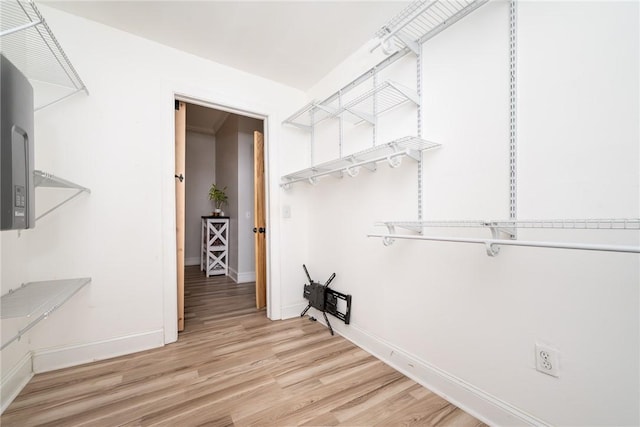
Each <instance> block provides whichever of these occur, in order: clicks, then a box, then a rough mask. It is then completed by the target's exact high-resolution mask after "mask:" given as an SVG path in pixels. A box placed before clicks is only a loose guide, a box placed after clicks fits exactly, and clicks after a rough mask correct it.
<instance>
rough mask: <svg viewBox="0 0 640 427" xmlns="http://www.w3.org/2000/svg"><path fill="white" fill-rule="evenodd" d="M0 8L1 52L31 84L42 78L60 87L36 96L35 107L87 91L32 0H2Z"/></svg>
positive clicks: (39, 107)
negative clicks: (45, 94)
mask: <svg viewBox="0 0 640 427" xmlns="http://www.w3.org/2000/svg"><path fill="white" fill-rule="evenodd" d="M0 11H1V13H0V16H1V18H0V52H1V53H2V54H3V55H4V56H5V57H6V58H7V59H9V61H11V62H12V63H13V64H14V65H15V66H16V67H17V68H18V69H19V70H20V71H22V72H23V73H24V74H25V76H26V77H27V78H28V79H29V80H30V81H31V83H32V84H34V83H35V82H44V83H49V84H52V85H56V86H58V87H59V88H61V89H62V90H60V91H56V93H57V94H56V95H51V96H48V97H44V96H39V97H38V98H36V99H37V100H38V101H37V102H38V105H37V106H36V110H39V109H41V108H44V107H46V106H48V105H51V104H53V103H55V102H58V101H60V100H62V99H64V98H66V97H68V96H70V95H73V94H74V93H77V92H79V91H83V90H84V91H85V92H87V89H86V86H85V84H84V83H83V81H82V79H81V78H80V76H79V75H78V73H77V72H76V70H75V68H74V67H73V65H71V62H70V61H69V59H68V58H67V55H66V54H65V52H64V50H63V49H62V47H61V46H60V44H59V43H58V41H57V40H56V38H55V36H54V35H53V33H52V32H51V29H50V28H49V26H48V25H47V23H46V22H45V20H44V18H43V16H42V14H41V13H40V11H39V10H38V8H37V7H36V5H35V3H34V2H33V1H31V0H29V1H25V0H11V1H9V0H2V1H0ZM37 95H38V94H37ZM41 98H42V99H41Z"/></svg>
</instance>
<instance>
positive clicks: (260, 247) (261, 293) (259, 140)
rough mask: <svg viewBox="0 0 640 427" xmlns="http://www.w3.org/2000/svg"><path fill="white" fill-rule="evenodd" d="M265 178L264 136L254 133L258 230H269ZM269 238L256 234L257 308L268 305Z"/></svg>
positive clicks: (254, 177) (254, 172)
mask: <svg viewBox="0 0 640 427" xmlns="http://www.w3.org/2000/svg"><path fill="white" fill-rule="evenodd" d="M264 184H265V177H264V136H263V135H262V133H260V132H258V131H255V132H254V133H253V185H254V189H253V195H254V200H253V204H254V217H255V220H254V221H255V225H254V227H255V228H257V229H258V230H260V229H264V230H266V228H267V211H266V207H265V187H264ZM266 239H267V236H266V233H259V232H258V233H255V256H256V308H263V307H266V305H267V240H266Z"/></svg>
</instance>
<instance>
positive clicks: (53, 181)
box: [33, 170, 91, 193]
mask: <svg viewBox="0 0 640 427" xmlns="http://www.w3.org/2000/svg"><path fill="white" fill-rule="evenodd" d="M33 178H34V183H35V186H36V187H48V188H73V189H76V190H82V191H86V192H88V193H90V192H91V190H89V189H88V188H87V187H83V186H81V185H78V184H76V183H74V182H71V181H67V180H66V179H62V178H59V177H57V176H55V175H52V174H50V173H47V172H42V171H39V170H35V171H33Z"/></svg>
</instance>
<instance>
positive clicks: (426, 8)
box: [375, 0, 488, 51]
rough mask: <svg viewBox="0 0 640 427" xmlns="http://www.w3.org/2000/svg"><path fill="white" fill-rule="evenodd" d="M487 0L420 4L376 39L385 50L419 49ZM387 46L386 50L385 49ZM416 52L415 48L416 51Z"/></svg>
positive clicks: (421, 1) (435, 0)
mask: <svg viewBox="0 0 640 427" xmlns="http://www.w3.org/2000/svg"><path fill="white" fill-rule="evenodd" d="M487 1H488V0H444V1H441V0H419V1H416V2H414V3H412V4H410V5H409V6H407V7H406V8H405V9H404V10H403V11H402V12H400V13H399V14H398V15H396V16H395V17H394V18H392V19H391V20H390V21H389V22H388V23H387V24H386V25H384V26H383V27H382V28H380V30H378V31H377V32H376V33H375V35H376V37H378V38H379V39H380V40H381V42H380V44H379V45H378V46H380V45H382V46H383V47H384V49H385V50H387V51H390V50H393V49H392V48H394V49H396V50H397V49H401V48H404V47H405V46H407V47H411V44H415V45H420V44H422V43H424V42H426V41H427V40H429V39H430V38H432V37H434V36H435V35H436V34H438V33H440V32H441V31H443V30H444V29H446V28H447V27H450V26H451V25H453V24H454V23H456V22H458V21H459V20H460V19H462V18H463V17H465V16H467V15H468V14H469V13H471V12H473V11H474V10H476V9H477V8H479V7H480V6H482V5H483V4H485V3H487ZM385 45H386V47H385ZM413 49H415V47H414V48H413Z"/></svg>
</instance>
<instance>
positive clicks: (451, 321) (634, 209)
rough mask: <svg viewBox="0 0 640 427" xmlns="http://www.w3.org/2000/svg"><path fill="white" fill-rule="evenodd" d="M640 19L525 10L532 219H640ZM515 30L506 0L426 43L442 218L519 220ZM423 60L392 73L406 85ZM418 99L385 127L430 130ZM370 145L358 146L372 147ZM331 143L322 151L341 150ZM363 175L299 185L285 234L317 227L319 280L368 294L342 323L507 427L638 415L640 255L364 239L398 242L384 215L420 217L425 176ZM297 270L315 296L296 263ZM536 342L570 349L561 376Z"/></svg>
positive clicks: (624, 235) (289, 303)
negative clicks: (496, 251)
mask: <svg viewBox="0 0 640 427" xmlns="http://www.w3.org/2000/svg"><path fill="white" fill-rule="evenodd" d="M638 12H639V11H638V3H637V2H601V3H599V2H567V3H560V2H521V3H519V15H518V37H519V42H518V55H519V56H518V58H519V59H518V77H519V82H518V90H519V92H518V131H519V132H518V139H519V141H518V170H519V175H518V178H519V187H518V215H519V217H520V218H521V219H536V218H546V219H551V218H601V217H609V218H611V217H615V218H618V217H621V218H624V217H627V218H638V217H639V216H640V215H639V214H640V212H639V210H640V187H639V184H640V176H639V173H640V158H639V147H638V141H639V130H638V129H639V126H638V117H639V114H640V109H639V106H638V104H639V90H638V89H639V85H638V80H639V77H638V76H639V75H640V73H639V71H640V70H639V67H638V60H639V45H638V40H639V37H638ZM508 37H509V20H508V3H506V2H499V3H496V2H492V3H489V4H488V5H485V6H483V7H482V8H480V9H479V10H478V11H476V12H474V13H473V14H472V15H470V16H468V17H467V18H464V19H463V20H462V21H460V22H459V23H457V24H456V25H455V26H454V27H452V28H450V29H448V30H446V31H445V32H443V33H441V34H439V35H438V36H437V37H435V38H434V39H432V40H430V41H429V42H428V43H427V44H425V45H424V47H423V58H424V63H423V72H424V80H423V89H424V111H423V123H424V127H423V134H424V137H425V138H426V139H428V140H432V141H435V142H439V143H442V148H441V149H439V150H437V151H433V152H426V153H425V154H424V158H425V162H424V165H425V174H424V181H423V183H424V186H425V191H424V194H425V201H424V211H425V219H506V218H508V215H509V211H508V206H509V199H508V197H509V174H508V171H509V169H508V168H509V162H508V159H509V157H508V153H509V151H508V149H509V139H508V130H509V121H508V117H509V116H508V111H509V110H508V107H509V79H508V70H509V61H508V52H509V50H508V48H509V43H508V42H509V38H508ZM367 55H368V53H367V50H366V49H363V50H362V51H361V52H360V53H359V54H356V55H354V57H352V58H350V60H349V61H347V62H345V63H344V64H343V65H342V66H341V67H339V68H338V69H337V70H336V71H334V72H332V73H331V74H330V75H329V76H328V77H327V78H326V79H325V80H323V81H322V82H320V83H319V84H318V85H317V86H316V87H315V88H314V89H313V90H312V91H311V97H312V98H316V99H322V98H323V97H324V96H326V95H328V94H330V93H331V92H333V91H334V90H336V89H338V88H339V87H341V86H342V85H345V84H346V83H348V81H349V78H351V77H353V76H355V75H357V74H358V72H357V71H356V70H357V69H359V70H360V72H363V71H365V70H364V69H363V68H359V67H360V66H361V64H363V63H365V62H367V60H366V59H363V58H364V57H365V56H367ZM411 68H413V69H415V65H412V64H410V63H406V64H398V65H394V66H393V69H389V72H388V74H389V76H394V75H396V74H397V75H399V76H401V78H404V76H405V75H407V74H408V73H409V72H410V70H411ZM385 74H387V73H385ZM403 108H404V109H405V111H404V113H401V112H400V110H399V111H398V112H392V113H390V114H389V116H385V117H384V118H382V119H381V123H380V126H381V127H383V126H387V129H388V130H385V131H384V132H388V133H400V134H401V133H403V132H404V133H405V134H411V133H413V132H415V122H414V123H413V124H412V123H409V122H407V121H406V120H403V118H402V116H401V114H404V115H406V116H407V117H411V118H412V119H415V116H414V111H415V110H412V109H410V108H408V107H403ZM327 132H329V131H327ZM381 132H382V130H381ZM361 133H362V134H363V135H364V134H365V132H364V131H363V132H361ZM305 138H306V137H305V135H303V134H302V133H301V134H300V135H299V136H297V137H291V138H290V139H289V138H288V139H286V140H285V147H284V149H283V156H284V157H285V160H284V161H285V162H286V163H285V164H284V165H283V170H285V171H287V172H288V171H290V170H295V169H297V168H301V167H306V166H307V164H300V163H304V162H305V161H307V159H308V157H307V158H305V156H304V155H303V156H298V158H297V159H294V158H292V157H288V156H287V155H285V154H284V153H285V152H289V151H291V152H294V151H295V152H302V151H301V149H300V144H303V145H305V144H306V143H305V142H304V141H306V139H305ZM357 138H361V135H355V134H354V135H353V139H352V140H350V141H349V142H348V143H349V144H352V145H358V144H361V145H362V146H364V144H366V142H365V141H363V140H361V139H357ZM318 140H319V141H320V142H319V143H318V147H316V150H317V151H316V154H317V155H318V156H322V155H325V153H328V152H330V151H331V150H334V151H335V150H336V149H335V145H334V146H332V147H328V146H330V145H331V144H332V143H331V142H330V141H331V140H330V139H328V138H323V139H320V138H319V139H318ZM334 141H335V144H337V141H336V140H335V139H334ZM323 144H324V145H323ZM326 155H327V156H328V154H326ZM364 172H366V171H363V172H361V173H360V175H359V176H358V177H356V178H353V179H350V178H348V177H347V178H343V179H342V180H335V179H333V178H325V179H322V180H320V182H319V183H318V184H317V185H316V186H313V187H311V186H307V185H305V184H304V183H301V184H297V185H295V186H294V188H293V189H292V190H291V191H290V192H288V193H286V196H284V197H283V204H285V203H286V204H289V203H290V204H296V203H304V204H305V205H306V208H305V210H304V212H303V214H302V215H301V216H300V217H299V216H297V215H296V209H294V210H293V214H292V218H291V219H290V220H286V221H284V222H283V230H285V234H286V238H283V242H287V241H288V239H292V240H293V239H295V236H294V234H293V233H294V232H295V231H292V232H291V233H289V232H288V231H287V227H288V226H289V224H291V225H292V226H294V227H295V226H298V225H300V224H306V225H305V226H306V228H307V230H306V232H307V239H308V246H307V248H308V249H307V250H308V253H307V254H306V255H307V257H306V259H305V260H304V262H306V263H307V266H308V267H309V270H310V272H311V275H312V277H313V278H314V279H316V280H324V279H326V278H327V277H328V276H329V275H330V274H331V272H336V274H337V277H336V279H335V280H334V282H333V284H332V287H333V288H335V289H337V290H339V291H342V292H345V293H349V294H352V295H353V311H352V317H351V322H352V323H351V325H349V326H346V325H344V324H341V323H340V322H339V321H338V320H336V319H332V321H333V323H332V324H333V326H334V328H335V329H337V330H338V331H339V332H340V333H341V334H343V335H345V336H346V337H347V338H349V339H352V340H354V341H355V342H356V343H358V344H360V345H362V346H363V347H365V348H368V349H369V350H371V351H372V352H374V353H375V354H377V355H378V356H379V357H381V358H383V359H384V360H386V361H388V362H389V363H391V364H392V365H394V366H396V367H398V368H399V369H401V370H402V371H403V372H406V373H407V374H408V375H410V376H412V377H414V378H416V379H417V380H419V381H421V382H422V383H423V384H426V385H428V386H430V387H431V388H433V389H435V390H437V391H438V392H439V393H441V394H443V395H446V396H447V397H448V398H450V399H452V400H453V401H454V402H457V403H458V404H460V405H461V406H462V407H463V408H465V409H467V410H468V411H470V412H471V413H473V414H475V415H477V416H479V417H480V418H482V419H484V420H485V421H487V422H489V423H491V424H498V425H514V424H523V423H534V424H545V423H547V424H552V425H638V424H639V423H640V415H639V414H640V407H639V402H640V390H639V381H638V378H640V369H639V364H640V351H639V346H640V330H639V318H638V313H639V311H640V307H639V300H640V298H639V297H640V295H639V290H638V283H640V259H639V257H638V255H635V254H621V253H605V252H587V251H570V250H555V249H533V248H520V247H503V248H502V249H501V252H500V255H498V256H497V257H494V258H492V257H488V256H487V255H486V254H485V249H484V248H483V247H482V246H478V245H463V244H454V243H434V242H418V241H396V242H395V243H394V244H393V245H392V246H390V247H385V246H383V245H382V243H381V242H380V240H379V239H373V238H371V239H369V238H367V237H366V234H367V233H369V232H372V231H379V232H383V231H384V230H382V229H376V228H375V227H374V226H373V224H374V222H375V221H379V220H393V219H395V220H401V219H415V218H416V215H417V203H416V192H417V178H416V176H417V167H416V166H415V164H411V163H410V162H408V161H405V162H404V163H403V165H402V166H401V167H400V168H398V169H394V170H392V169H390V168H388V167H387V166H386V165H384V164H380V165H379V170H378V171H377V172H376V173H375V174H368V173H364ZM427 233H428V234H444V235H451V234H456V235H460V236H466V237H489V235H488V231H487V230H476V229H462V230H458V229H432V230H428V232H427ZM519 238H520V239H523V240H553V241H582V242H592V243H613V244H623V245H635V246H637V245H638V244H639V243H640V235H639V233H638V232H637V231H609V232H608V231H602V230H600V231H569V230H533V229H529V230H520V231H519ZM283 270H284V271H283V276H284V275H285V274H290V275H291V276H292V277H297V278H298V281H299V285H298V286H297V290H301V288H302V286H301V284H302V283H303V282H304V281H305V278H304V275H303V273H302V271H301V269H300V267H299V265H298V264H297V263H292V264H290V265H287V266H286V267H283ZM289 295H290V294H287V297H289ZM296 305H297V306H298V307H299V308H300V309H301V308H302V307H304V305H305V301H304V300H302V298H301V297H300V296H299V295H293V297H291V298H290V299H285V300H284V301H283V306H284V307H288V310H287V313H289V314H290V315H291V316H295V315H297V314H296V313H297V312H298V311H297V310H295V307H296ZM316 317H317V314H316ZM537 342H540V343H546V344H548V345H551V346H553V347H554V348H556V349H558V350H559V352H560V377H559V378H554V377H551V376H547V375H543V374H541V373H538V372H537V371H536V370H535V367H534V345H535V343H537Z"/></svg>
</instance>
